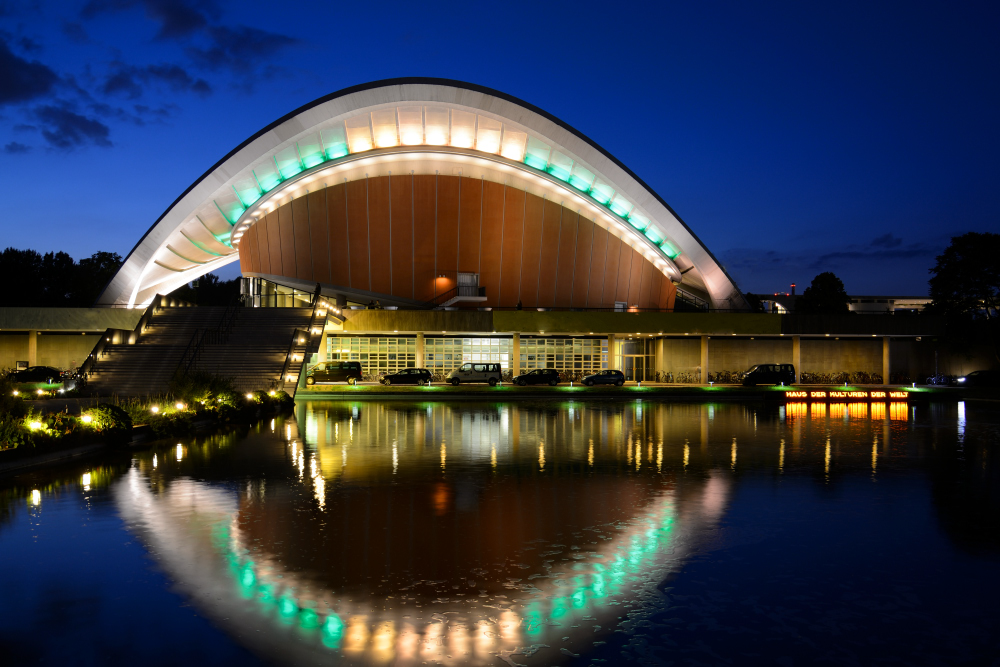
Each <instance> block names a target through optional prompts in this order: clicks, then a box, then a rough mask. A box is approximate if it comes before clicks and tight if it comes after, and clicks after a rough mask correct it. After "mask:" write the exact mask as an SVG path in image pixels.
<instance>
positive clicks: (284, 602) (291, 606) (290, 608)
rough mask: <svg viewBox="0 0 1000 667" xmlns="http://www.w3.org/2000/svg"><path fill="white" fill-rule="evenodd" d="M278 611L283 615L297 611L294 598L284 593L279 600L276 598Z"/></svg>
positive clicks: (297, 607)
mask: <svg viewBox="0 0 1000 667" xmlns="http://www.w3.org/2000/svg"><path fill="white" fill-rule="evenodd" d="M278 613H280V614H281V615H282V616H284V617H286V618H287V617H289V616H294V615H295V614H297V613H299V606H298V605H297V604H295V600H293V599H292V598H290V597H289V596H287V595H285V596H283V597H282V598H281V599H280V600H278Z"/></svg>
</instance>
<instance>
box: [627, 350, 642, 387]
mask: <svg viewBox="0 0 1000 667" xmlns="http://www.w3.org/2000/svg"><path fill="white" fill-rule="evenodd" d="M622 361H623V364H622V365H623V366H624V368H622V372H623V373H624V374H625V380H626V381H628V382H642V381H645V379H646V376H645V370H646V357H645V355H642V354H624V355H622Z"/></svg>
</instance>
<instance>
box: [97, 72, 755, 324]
mask: <svg viewBox="0 0 1000 667" xmlns="http://www.w3.org/2000/svg"><path fill="white" fill-rule="evenodd" d="M456 163H457V164H458V165H459V166H461V167H463V168H464V169H466V170H467V171H466V173H473V172H474V173H477V174H480V173H481V175H482V177H483V178H487V179H491V180H496V181H502V182H506V183H508V184H510V185H514V186H516V187H520V188H522V189H525V190H526V191H529V192H533V193H535V194H538V195H540V196H545V197H549V198H554V199H558V200H561V203H563V204H564V205H567V206H570V207H574V208H577V209H579V210H580V212H581V214H583V215H585V216H586V217H588V218H590V219H593V220H594V221H595V222H596V223H597V224H600V225H601V226H603V227H605V228H607V229H608V230H609V231H610V232H612V233H614V234H615V235H616V236H619V237H620V238H622V240H623V241H625V242H626V243H628V244H629V245H631V246H632V247H633V248H635V249H636V250H638V251H640V252H642V254H643V255H644V256H646V257H647V259H650V261H653V262H654V264H655V265H656V266H657V267H658V268H659V269H660V270H661V271H662V272H663V273H664V274H665V275H666V276H668V277H669V278H670V279H671V280H673V281H674V282H675V283H678V287H679V289H680V290H682V291H683V292H687V293H688V294H689V295H692V296H695V297H700V298H703V299H705V300H706V301H708V302H709V303H710V305H711V306H712V307H714V308H740V307H743V305H744V302H743V298H742V295H741V294H740V293H739V290H738V289H737V287H736V285H735V283H734V282H733V280H732V279H731V278H730V277H729V275H728V274H727V273H726V271H725V269H723V268H722V266H721V265H720V264H719V262H718V261H717V260H716V259H715V257H714V256H713V255H712V253H711V252H710V251H709V250H708V248H706V247H705V245H704V244H703V243H702V242H701V241H700V240H699V239H698V237H697V236H696V235H695V234H694V232H692V231H691V229H690V228H689V227H688V226H687V224H685V223H684V221H683V220H681V218H680V216H678V215H677V214H676V213H675V212H674V211H673V209H671V208H670V206H669V205H668V204H667V203H666V202H665V201H663V199H661V198H660V197H659V195H657V194H656V193H655V192H654V191H653V190H652V189H651V188H650V187H649V186H647V185H646V184H645V183H644V182H643V181H642V180H641V179H640V178H639V177H638V176H636V175H635V174H634V173H632V171H630V170H629V169H628V168H627V167H626V166H625V165H623V164H622V163H621V162H619V161H618V160H617V159H615V158H614V157H613V156H612V155H611V154H609V153H608V152H607V151H605V150H604V149H603V148H601V147H600V146H598V145H597V144H596V143H595V142H593V141H592V140H590V139H589V138H588V137H586V136H584V135H583V134H581V133H580V132H578V131H577V130H575V129H573V128H572V127H570V126H569V125H567V124H566V123H564V122H563V121H561V120H559V119H557V118H555V117H554V116H552V115H550V114H548V113H546V112H545V111H542V110H541V109H538V108H537V107H534V106H532V105H530V104H528V103H526V102H523V101H521V100H518V99H516V98H514V97H511V96H509V95H506V94H504V93H501V92H499V91H496V90H492V89H489V88H484V87H482V86H476V85H473V84H469V83H464V82H460V81H451V80H446V79H430V78H405V79H389V80H384V81H376V82H372V83H367V84H363V85H359V86H353V87H351V88H346V89H344V90H341V91H338V92H336V93H332V94H330V95H327V96H325V97H322V98H320V99H318V100H315V101H314V102H311V103H309V104H307V105H305V106H303V107H300V108H299V109H296V110H295V111H293V112H291V113H289V114H288V115H286V116H284V117H283V118H280V119H278V120H277V121H275V122H274V123H272V124H270V125H269V126H267V127H265V128H264V129H262V130H261V131H259V132H257V133H256V134H255V135H254V136H252V137H250V138H249V139H247V140H246V141H244V142H243V143H242V144H240V145H239V146H237V147H236V148H235V149H234V150H233V151H232V152H230V153H229V154H228V155H226V156H225V157H224V158H223V159H222V160H220V161H219V162H218V163H216V164H215V165H214V166H213V167H212V168H211V169H209V170H208V171H207V172H206V173H205V174H204V175H203V176H202V177H201V178H199V179H198V180H197V181H196V182H195V183H193V184H192V185H191V186H190V187H189V188H188V189H187V190H186V191H185V192H184V193H183V194H181V196H180V197H178V198H177V200H176V201H174V202H173V204H171V205H170V206H169V207H168V208H167V210H166V211H165V212H164V213H163V215H161V216H160V218H159V220H157V221H156V223H154V224H153V226H152V227H150V229H149V230H148V231H147V232H146V233H145V234H144V235H143V237H142V238H141V239H140V240H139V242H138V243H137V244H136V246H135V247H134V248H133V249H132V251H131V252H130V253H129V255H128V257H127V258H126V260H125V263H124V265H123V266H122V268H121V269H120V270H119V272H118V273H117V274H116V275H115V277H114V278H113V279H112V281H111V282H110V283H109V284H108V286H107V287H106V288H105V290H104V293H103V294H102V295H101V297H100V298H99V300H98V305H109V306H110V305H115V306H128V307H141V306H143V305H145V304H147V303H148V302H149V301H150V300H151V299H152V298H153V296H154V295H155V294H156V293H169V292H170V291H172V290H173V289H176V288H177V287H179V286H180V285H182V284H184V283H187V282H189V281H191V280H194V279H195V278H197V277H199V276H201V275H203V274H205V273H208V272H210V271H214V270H216V269H217V268H219V267H221V266H224V265H225V264H229V263H231V262H233V261H237V260H238V253H237V249H238V247H239V241H240V238H241V237H242V235H243V233H244V232H245V231H246V229H247V228H248V227H249V226H250V225H252V224H253V223H254V222H255V221H256V219H257V218H258V217H259V216H261V215H263V214H264V213H266V212H268V211H270V210H273V209H274V208H275V207H277V206H278V205H280V204H283V203H284V202H285V201H288V200H289V199H291V198H294V197H295V196H299V195H300V194H303V193H304V192H303V190H302V188H304V187H312V188H316V187H321V186H324V185H328V184H330V183H332V182H342V181H343V180H344V179H345V178H347V180H353V178H359V177H364V175H365V174H368V173H369V172H372V171H374V172H379V171H380V170H384V169H393V168H395V169H396V173H400V171H401V169H400V166H402V167H404V168H405V170H406V171H414V172H415V173H419V172H423V173H435V171H436V170H437V169H438V168H440V167H441V166H442V164H449V165H454V164H456ZM404 173H405V172H404Z"/></svg>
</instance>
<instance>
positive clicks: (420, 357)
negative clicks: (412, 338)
mask: <svg viewBox="0 0 1000 667" xmlns="http://www.w3.org/2000/svg"><path fill="white" fill-rule="evenodd" d="M414 365H415V366H416V367H417V368H423V367H424V335H423V334H422V333H418V334H417V357H416V360H415V361H414Z"/></svg>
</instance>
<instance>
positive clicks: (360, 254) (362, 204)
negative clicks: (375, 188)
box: [347, 178, 371, 291]
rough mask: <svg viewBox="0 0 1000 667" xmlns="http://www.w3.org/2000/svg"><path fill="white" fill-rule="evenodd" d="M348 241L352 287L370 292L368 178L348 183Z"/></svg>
mask: <svg viewBox="0 0 1000 667" xmlns="http://www.w3.org/2000/svg"><path fill="white" fill-rule="evenodd" d="M347 240H348V243H350V245H351V255H350V263H351V287H353V288H354V289H359V290H365V291H370V290H371V268H370V267H369V266H368V254H369V252H370V246H369V245H368V179H367V178H366V179H363V180H358V181H350V182H348V183H347Z"/></svg>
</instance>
